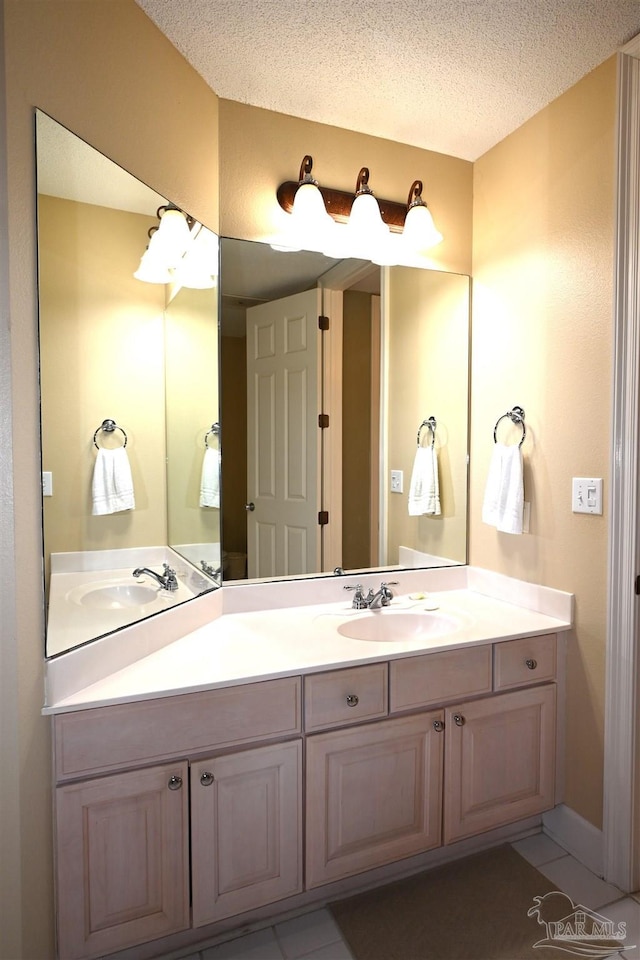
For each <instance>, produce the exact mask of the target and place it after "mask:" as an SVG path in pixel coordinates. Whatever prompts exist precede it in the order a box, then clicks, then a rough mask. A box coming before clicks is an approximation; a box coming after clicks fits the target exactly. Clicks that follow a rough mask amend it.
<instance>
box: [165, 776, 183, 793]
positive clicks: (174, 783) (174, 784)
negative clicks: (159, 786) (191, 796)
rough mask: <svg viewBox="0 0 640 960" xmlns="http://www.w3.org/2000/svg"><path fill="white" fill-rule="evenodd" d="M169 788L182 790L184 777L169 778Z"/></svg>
mask: <svg viewBox="0 0 640 960" xmlns="http://www.w3.org/2000/svg"><path fill="white" fill-rule="evenodd" d="M167 786H168V787H169V790H180V788H181V787H182V777H176V776H173V777H169V782H168V784H167Z"/></svg>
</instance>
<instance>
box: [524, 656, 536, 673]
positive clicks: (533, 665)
mask: <svg viewBox="0 0 640 960" xmlns="http://www.w3.org/2000/svg"><path fill="white" fill-rule="evenodd" d="M525 663H526V665H527V666H528V668H529V670H535V669H536V667H537V666H538V661H537V660H534V659H533V657H529V659H528V660H525Z"/></svg>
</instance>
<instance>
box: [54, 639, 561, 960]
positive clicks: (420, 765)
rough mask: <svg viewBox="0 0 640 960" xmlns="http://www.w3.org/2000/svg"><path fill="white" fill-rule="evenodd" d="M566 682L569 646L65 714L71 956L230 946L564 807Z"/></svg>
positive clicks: (394, 663) (495, 650) (60, 822)
mask: <svg viewBox="0 0 640 960" xmlns="http://www.w3.org/2000/svg"><path fill="white" fill-rule="evenodd" d="M555 679H556V637H555V635H551V634H550V635H545V636H535V637H530V638H523V639H518V640H509V641H503V642H499V643H490V642H487V643H482V644H478V645H473V646H470V647H467V648H463V649H456V650H451V651H444V652H438V653H426V654H421V655H418V656H410V657H402V658H398V659H394V660H391V661H376V662H367V663H364V664H362V665H359V666H355V667H347V668H343V669H337V670H328V671H326V672H320V673H311V674H308V675H306V676H292V677H284V678H280V679H270V680H264V681H263V682H258V683H247V684H240V685H237V686H229V687H223V688H219V689H216V690H210V691H206V692H199V693H187V694H184V695H181V696H172V697H165V698H158V699H150V700H141V701H137V702H130V703H122V704H113V705H111V706H102V707H96V708H93V709H85V710H78V711H75V712H66V713H65V712H63V713H59V714H57V715H56V716H55V718H54V743H55V772H56V847H57V850H56V864H57V911H58V950H59V956H60V957H61V958H65V960H82V958H93V957H103V956H105V955H108V954H110V953H114V952H117V951H118V950H122V949H125V948H127V947H132V946H135V945H136V944H140V943H143V942H145V941H148V940H154V939H160V938H163V937H166V936H168V935H169V934H172V933H175V932H178V931H181V930H187V929H189V928H190V927H202V928H203V936H204V935H207V934H209V935H212V934H213V933H215V924H216V923H217V922H218V921H219V920H221V919H223V918H228V917H233V916H239V915H241V914H245V915H246V914H248V913H249V914H250V912H251V911H252V910H255V909H258V908H260V907H264V906H265V905H268V904H270V903H275V902H276V901H282V902H283V904H282V905H283V907H285V906H286V901H287V898H290V897H293V896H295V895H296V894H300V893H301V892H303V891H305V890H306V891H313V890H314V889H315V888H319V893H318V895H319V896H321V892H322V891H321V888H322V886H323V885H325V884H327V883H330V882H332V881H334V880H339V879H341V878H345V877H351V876H355V875H357V874H360V873H363V872H365V871H367V870H370V869H372V868H375V867H379V866H382V865H385V864H389V863H391V862H394V861H398V860H402V859H404V858H406V857H410V856H413V855H415V854H418V853H422V852H424V851H427V850H430V849H433V848H435V847H438V846H440V845H442V844H447V843H451V842H453V841H455V840H458V839H460V838H463V837H469V836H472V835H474V834H477V833H481V832H484V831H487V830H490V829H492V828H494V827H497V826H499V825H502V824H507V823H512V822H514V821H517V820H520V819H523V818H525V817H529V816H532V815H534V814H539V813H541V812H542V811H543V810H546V809H548V808H550V807H552V806H553V804H554V773H555V762H556V761H555V741H556V737H555V716H556V684H555ZM303 756H304V764H303ZM303 769H304V779H303ZM303 811H304V814H305V816H304V818H303ZM303 820H304V824H305V835H304V836H303ZM303 850H304V851H305V854H306V856H305V869H304V874H303ZM310 896H311V894H310ZM212 925H213V926H212Z"/></svg>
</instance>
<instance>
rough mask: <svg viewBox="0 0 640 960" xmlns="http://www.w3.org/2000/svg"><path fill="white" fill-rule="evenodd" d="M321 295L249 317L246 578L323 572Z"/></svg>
mask: <svg viewBox="0 0 640 960" xmlns="http://www.w3.org/2000/svg"><path fill="white" fill-rule="evenodd" d="M320 300H321V297H320V291H319V290H317V289H315V290H308V291H305V292H304V293H298V294H294V295H293V296H290V297H284V298H282V299H279V300H275V301H272V302H271V303H265V304H261V305H260V306H255V307H250V308H249V309H248V310H247V399H248V411H249V417H248V424H247V427H248V429H247V498H248V499H247V510H246V515H247V546H248V575H249V577H251V578H254V577H274V576H295V575H297V574H305V573H315V572H317V571H318V570H320V569H321V558H320V535H319V531H318V513H319V512H320V509H321V502H320V485H319V482H318V481H319V469H320V439H319V426H318V410H319V409H320V399H321V398H320V384H321V380H320V369H319V365H320V351H319V340H320V336H321V334H320V331H319V329H318V317H319V316H320V312H321V310H320V306H321V303H320Z"/></svg>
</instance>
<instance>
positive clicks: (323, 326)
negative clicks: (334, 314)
mask: <svg viewBox="0 0 640 960" xmlns="http://www.w3.org/2000/svg"><path fill="white" fill-rule="evenodd" d="M328 329H329V317H318V330H328Z"/></svg>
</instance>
